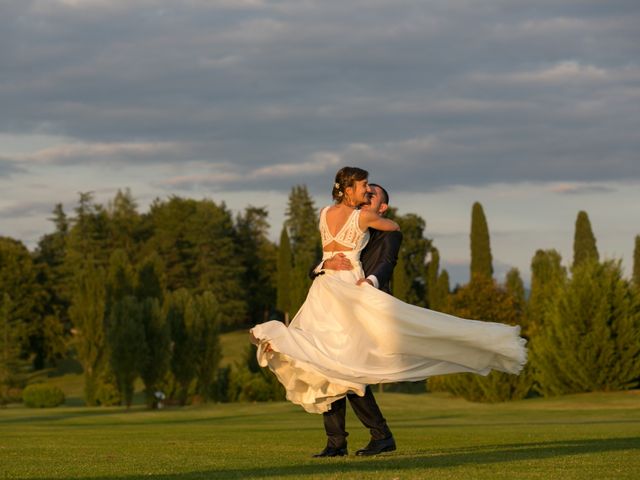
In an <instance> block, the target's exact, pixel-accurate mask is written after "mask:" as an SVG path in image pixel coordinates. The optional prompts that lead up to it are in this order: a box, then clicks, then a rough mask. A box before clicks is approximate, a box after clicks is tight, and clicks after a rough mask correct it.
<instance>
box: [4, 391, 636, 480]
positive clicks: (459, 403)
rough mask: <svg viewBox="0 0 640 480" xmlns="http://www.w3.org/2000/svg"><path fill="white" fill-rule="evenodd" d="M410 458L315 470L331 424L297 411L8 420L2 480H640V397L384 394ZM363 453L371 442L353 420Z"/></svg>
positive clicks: (14, 412) (76, 412) (105, 411)
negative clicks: (498, 400)
mask: <svg viewBox="0 0 640 480" xmlns="http://www.w3.org/2000/svg"><path fill="white" fill-rule="evenodd" d="M377 396H378V400H379V403H380V405H381V407H382V410H383V412H384V413H385V415H386V417H387V420H388V422H389V425H390V426H391V428H392V430H393V432H394V434H395V437H396V441H397V443H398V450H397V451H396V452H391V453H387V454H383V455H380V456H378V457H373V458H359V457H355V456H353V455H350V456H349V457H346V458H334V459H312V458H310V455H311V454H312V453H314V452H316V451H319V450H321V449H322V447H323V446H324V433H323V429H322V418H321V417H320V416H319V415H311V414H308V413H305V412H304V411H302V410H301V409H300V408H299V407H296V406H294V405H291V404H289V403H265V404H222V405H204V406H197V407H189V408H171V409H164V410H160V411H145V410H143V409H142V407H139V406H136V407H134V408H133V409H132V410H131V411H125V410H124V409H122V408H85V407H76V406H64V407H59V408H55V409H41V410H35V409H27V408H24V407H22V406H10V407H9V408H7V409H3V410H0V478H32V479H33V478H35V479H45V478H46V479H53V478H74V479H79V478H81V479H89V478H94V479H114V478H115V479H138V478H140V479H142V478H152V479H160V478H167V479H185V480H186V479H205V478H206V479H208V478H216V479H217V478H220V479H226V478H287V479H293V478H305V479H311V478H317V479H335V478H354V479H361V478H363V479H369V478H370V479H389V480H391V479H418V478H420V479H422V478H424V479H441V478H442V479H514V478H530V479H547V478H549V479H590V480H596V479H603V478H611V479H614V478H615V479H620V478H634V479H635V478H639V475H640V473H639V472H640V408H639V407H640V392H638V391H636V392H626V393H598V394H585V395H573V396H567V397H560V398H556V399H531V400H525V401H520V402H512V403H506V404H497V405H485V404H473V403H468V402H465V401H464V400H459V399H453V398H450V397H448V396H446V395H444V394H419V395H408V394H397V393H383V394H379V395H377ZM347 424H348V426H349V430H350V431H351V435H350V437H349V449H350V452H351V453H353V452H354V451H355V450H356V449H358V448H360V447H362V446H364V445H365V444H366V443H367V441H368V433H367V432H366V431H365V430H364V428H363V427H362V426H361V425H360V424H359V423H358V422H357V420H356V419H355V417H354V416H353V415H352V413H351V412H349V416H348V418H347Z"/></svg>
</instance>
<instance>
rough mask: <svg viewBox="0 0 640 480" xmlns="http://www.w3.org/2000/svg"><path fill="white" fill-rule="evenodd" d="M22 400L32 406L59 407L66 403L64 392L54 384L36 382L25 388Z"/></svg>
mask: <svg viewBox="0 0 640 480" xmlns="http://www.w3.org/2000/svg"><path fill="white" fill-rule="evenodd" d="M22 401H23V402H24V404H25V405H26V406H27V407H30V408H44V407H57V406H58V405H62V404H63V403H64V393H63V392H62V390H60V389H59V388H58V387H54V386H53V385H47V384H46V383H36V384H33V385H29V386H28V387H27V388H25V389H24V391H23V392H22Z"/></svg>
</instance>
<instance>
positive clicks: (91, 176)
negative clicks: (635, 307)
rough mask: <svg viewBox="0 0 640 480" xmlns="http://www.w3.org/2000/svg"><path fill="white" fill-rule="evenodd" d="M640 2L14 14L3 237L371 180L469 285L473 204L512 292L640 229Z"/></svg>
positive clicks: (625, 251)
mask: <svg viewBox="0 0 640 480" xmlns="http://www.w3.org/2000/svg"><path fill="white" fill-rule="evenodd" d="M638 25H640V2H638V1H637V0H608V1H601V0H531V1H527V2H522V1H518V0H509V1H508V0H483V1H471V0H432V1H430V0H388V1H382V0H353V1H352V0H339V1H337V0H320V1H311V0H309V1H307V0H282V1H268V0H182V1H176V0H2V2H0V235H3V236H10V237H13V238H17V239H20V240H22V241H23V242H24V243H25V244H26V245H27V246H28V247H29V248H30V249H34V248H35V247H36V245H37V242H38V239H39V238H40V237H41V236H42V235H43V234H45V233H48V232H50V231H52V227H53V225H52V223H51V222H50V221H49V220H48V218H49V217H50V216H51V215H50V213H51V211H52V209H53V206H54V205H55V204H56V203H62V204H63V205H64V206H65V209H66V211H67V212H68V213H70V214H71V213H72V211H73V208H74V206H75V204H76V201H77V198H78V192H86V191H93V192H95V198H96V200H97V201H99V202H101V203H105V204H106V203H107V202H108V201H109V200H110V199H112V198H113V196H114V195H115V193H116V192H117V190H118V189H125V188H130V189H131V192H132V194H133V196H134V198H135V199H136V200H137V202H138V205H139V208H140V211H146V209H147V207H148V205H149V204H150V202H151V201H153V199H155V198H161V199H163V198H168V197H169V196H171V195H179V196H184V197H192V198H210V199H213V200H214V201H216V202H222V201H224V202H225V203H226V205H227V206H228V207H229V208H230V209H232V210H233V211H234V212H239V211H242V210H243V209H244V208H245V207H246V206H248V205H254V206H266V207H267V208H268V210H269V212H270V222H271V225H272V228H271V237H272V239H273V240H277V238H279V232H280V229H281V228H282V222H283V219H284V212H285V209H286V203H287V197H288V194H289V192H290V190H291V188H292V187H293V186H294V185H298V184H305V185H307V186H308V188H309V191H310V192H311V193H312V195H313V197H314V199H315V202H316V205H317V206H323V205H326V204H329V203H330V201H331V196H330V193H331V185H332V183H333V177H334V175H335V172H336V171H337V170H338V169H339V168H340V167H342V166H345V165H350V166H358V167H361V168H365V169H367V170H368V171H369V172H370V180H371V181H375V182H376V183H380V184H382V185H383V186H385V187H386V188H387V189H388V190H389V192H390V194H391V204H392V205H393V206H395V207H398V209H399V213H401V214H402V213H416V214H418V215H420V216H422V217H423V218H424V219H425V221H426V229H425V235H426V236H427V237H429V238H431V239H433V241H434V245H435V246H436V247H438V249H439V250H440V254H441V258H442V262H443V265H444V267H446V268H447V269H448V270H449V272H450V273H451V276H452V280H453V283H464V282H465V281H466V280H467V278H468V263H469V227H470V217H471V207H472V204H473V202H475V201H479V202H480V203H481V204H482V205H483V207H484V210H485V214H486V216H487V220H488V223H489V230H490V233H491V246H492V252H493V257H494V268H495V270H496V276H497V278H498V279H502V278H503V277H504V273H505V272H506V271H507V270H508V269H509V268H511V267H517V268H518V269H519V270H520V272H521V274H522V276H523V277H524V279H525V281H528V279H529V275H530V272H529V267H530V261H531V258H532V257H533V255H534V253H535V251H536V250H537V249H540V248H544V249H550V248H554V249H556V250H558V251H559V252H560V253H561V254H562V256H563V259H564V261H565V263H567V264H568V263H570V262H571V258H572V243H573V229H574V223H575V219H576V216H577V214H578V212H579V211H580V210H585V211H587V213H588V214H589V217H590V219H591V223H592V226H593V230H594V233H595V235H596V238H597V242H598V248H599V251H600V254H601V257H604V258H614V259H621V260H622V263H623V266H624V267H625V269H626V272H627V273H629V272H630V270H631V267H632V253H633V248H634V238H635V236H636V235H638V234H640V207H639V206H640V188H639V187H640V153H639V152H640V134H639V132H640V28H638Z"/></svg>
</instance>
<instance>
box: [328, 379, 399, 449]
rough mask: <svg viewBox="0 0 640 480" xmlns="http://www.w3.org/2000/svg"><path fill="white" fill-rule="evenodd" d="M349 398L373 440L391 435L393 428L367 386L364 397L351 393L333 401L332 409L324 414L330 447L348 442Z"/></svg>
mask: <svg viewBox="0 0 640 480" xmlns="http://www.w3.org/2000/svg"><path fill="white" fill-rule="evenodd" d="M347 398H348V399H349V403H351V407H352V408H353V411H354V412H355V414H356V416H357V417H358V418H359V419H360V421H361V422H362V424H363V425H364V426H365V427H367V428H368V429H369V431H370V432H371V438H372V439H373V440H382V439H383V438H389V437H390V436H391V430H389V427H388V426H387V421H386V420H385V419H384V417H383V416H382V412H381V411H380V408H379V407H378V404H377V403H376V399H375V398H374V396H373V393H372V392H371V387H370V386H367V388H366V390H365V394H364V397H360V396H358V395H356V394H355V393H349V394H347V397H346V398H344V397H343V398H341V399H340V400H336V401H335V402H333V403H332V404H331V409H330V410H329V411H328V412H325V413H323V414H322V417H323V419H324V429H325V431H326V432H327V446H328V447H333V448H342V447H344V446H345V445H346V443H347V436H348V435H349V434H348V433H347V431H346V430H345V416H346V413H347Z"/></svg>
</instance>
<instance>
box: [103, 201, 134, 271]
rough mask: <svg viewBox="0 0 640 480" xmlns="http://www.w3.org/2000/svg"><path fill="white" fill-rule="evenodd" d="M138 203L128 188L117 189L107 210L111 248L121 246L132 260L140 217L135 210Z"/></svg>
mask: <svg viewBox="0 0 640 480" xmlns="http://www.w3.org/2000/svg"><path fill="white" fill-rule="evenodd" d="M137 208H138V205H137V203H136V201H135V200H134V198H133V195H132V194H131V190H129V189H128V188H127V189H125V190H124V192H123V191H122V190H118V192H117V193H116V195H115V197H114V199H113V201H111V202H110V204H109V206H108V208H107V212H108V214H109V219H110V238H111V245H112V248H121V249H123V250H124V251H125V252H127V254H128V255H129V257H130V258H131V259H132V260H133V259H135V257H136V254H137V250H138V248H139V244H138V240H139V239H138V238H137V236H138V229H139V226H140V222H141V218H140V215H139V214H138V211H137Z"/></svg>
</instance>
